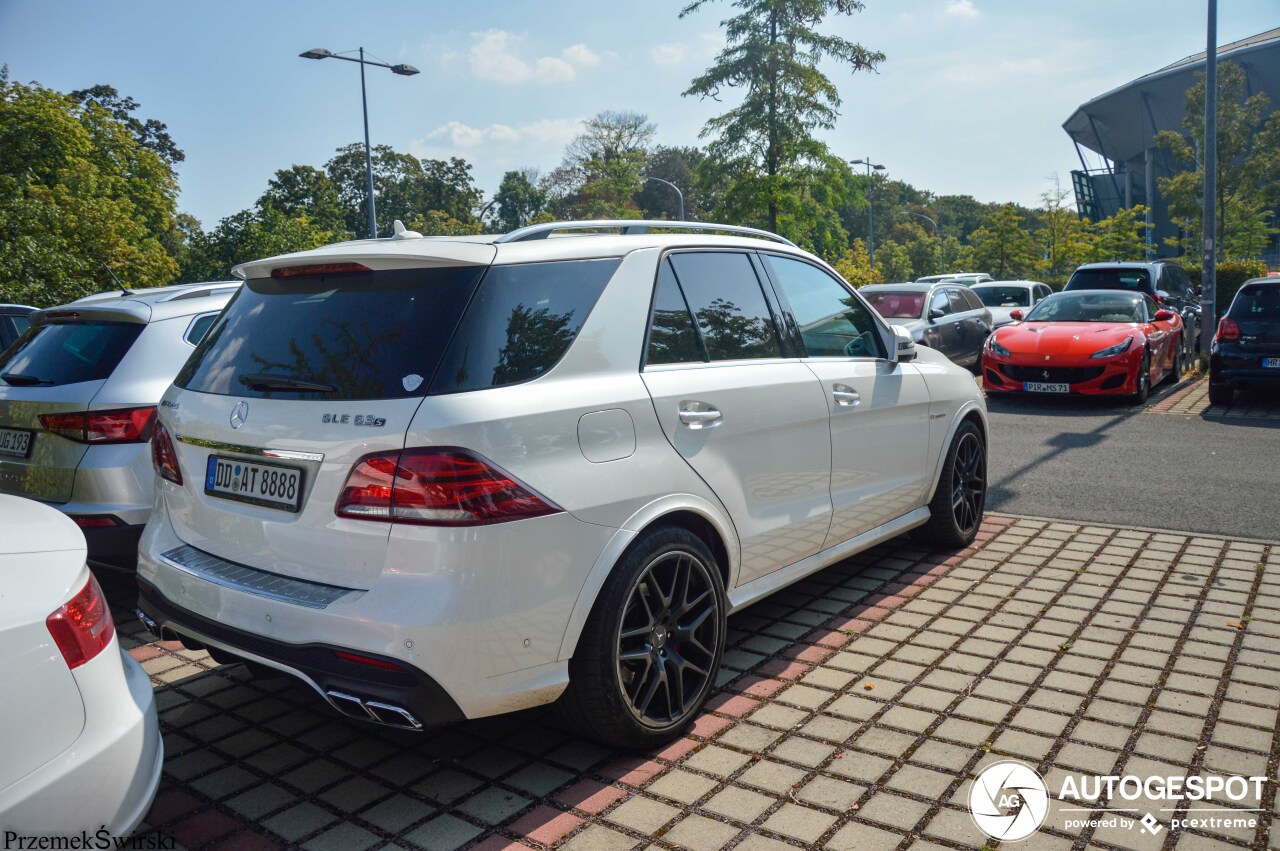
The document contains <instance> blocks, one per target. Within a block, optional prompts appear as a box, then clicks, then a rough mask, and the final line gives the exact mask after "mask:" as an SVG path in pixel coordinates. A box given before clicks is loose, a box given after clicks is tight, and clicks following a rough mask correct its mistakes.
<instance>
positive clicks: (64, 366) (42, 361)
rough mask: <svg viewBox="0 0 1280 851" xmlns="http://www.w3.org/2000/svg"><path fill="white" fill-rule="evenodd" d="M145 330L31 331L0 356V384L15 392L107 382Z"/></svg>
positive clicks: (96, 325)
mask: <svg viewBox="0 0 1280 851" xmlns="http://www.w3.org/2000/svg"><path fill="white" fill-rule="evenodd" d="M144 327H145V326H143V325H141V324H139V323H136V322H65V323H62V322H59V323H50V324H47V325H37V326H34V327H32V328H29V329H28V330H27V332H26V333H25V334H23V335H22V336H21V337H20V338H19V339H18V341H17V342H16V343H14V344H13V345H12V346H10V347H9V348H8V349H6V350H5V351H4V353H3V354H0V378H3V379H4V380H5V382H6V383H8V384H12V385H15V386H19V387H22V386H40V387H57V386H60V385H63V384H76V383H78V382H81V381H98V380H100V379H104V378H109V377H110V376H111V372H112V371H113V370H114V369H115V368H116V366H117V365H119V363H120V360H121V359H122V358H123V357H124V356H125V354H126V353H128V351H129V347H130V346H132V345H133V341H134V340H136V339H138V335H139V334H141V333H142V329H143V328H144Z"/></svg>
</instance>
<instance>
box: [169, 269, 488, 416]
mask: <svg viewBox="0 0 1280 851" xmlns="http://www.w3.org/2000/svg"><path fill="white" fill-rule="evenodd" d="M483 272H484V267H481V266H461V267H447V268H433V269H403V270H401V269H397V270H385V271H377V272H373V271H364V272H359V273H355V274H351V273H347V274H325V275H300V276H297V277H285V278H254V279H250V280H248V281H246V282H245V283H244V286H242V287H240V289H239V290H238V291H237V292H236V294H235V295H234V296H233V297H232V299H231V301H230V302H229V303H228V304H227V307H226V309H225V310H224V311H223V313H222V315H221V316H220V317H219V318H218V319H217V321H215V322H214V325H213V327H212V328H211V329H210V330H209V332H208V333H207V334H206V335H205V336H204V338H203V339H202V340H201V341H200V344H199V345H198V346H196V350H195V351H194V352H193V353H192V354H191V357H190V359H188V360H187V363H186V365H185V366H184V367H183V368H182V371H181V372H179V373H178V377H177V378H176V379H175V381H174V383H175V384H176V385H177V386H178V387H182V388H186V389H188V390H194V391H197V392H200V393H216V394H219V395H224V396H225V395H235V396H247V397H267V398H283V399H322V400H352V401H358V400H365V399H400V398H405V397H409V396H422V395H423V393H424V392H425V390H424V388H425V386H426V385H427V384H428V383H429V382H430V380H431V376H432V374H433V373H434V372H435V370H436V368H437V367H438V366H439V364H440V358H441V355H442V354H443V352H444V349H445V346H446V345H447V344H448V341H449V338H450V336H451V335H452V334H453V331H454V328H455V327H456V326H457V324H458V319H459V317H460V316H461V315H462V312H463V310H464V308H465V307H466V304H467V301H468V299H469V298H470V297H471V293H472V291H473V290H474V289H475V285H476V282H477V281H479V279H480V276H481V275H482V274H483ZM289 381H295V382H305V383H306V384H309V385H312V388H311V389H293V390H290V389H287V385H288V382H289ZM326 387H328V388H332V390H317V389H315V388H326Z"/></svg>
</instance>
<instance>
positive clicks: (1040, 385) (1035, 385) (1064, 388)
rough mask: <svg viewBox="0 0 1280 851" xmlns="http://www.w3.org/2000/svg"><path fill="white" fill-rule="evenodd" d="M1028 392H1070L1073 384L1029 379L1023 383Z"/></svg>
mask: <svg viewBox="0 0 1280 851" xmlns="http://www.w3.org/2000/svg"><path fill="white" fill-rule="evenodd" d="M1023 387H1025V388H1026V391H1027V392H1028V393H1068V392H1070V391H1071V385H1069V384H1065V383H1053V384H1046V383H1045V382H1043V381H1028V382H1026V383H1024V384H1023Z"/></svg>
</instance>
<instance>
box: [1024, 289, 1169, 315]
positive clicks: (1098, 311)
mask: <svg viewBox="0 0 1280 851" xmlns="http://www.w3.org/2000/svg"><path fill="white" fill-rule="evenodd" d="M1026 321H1028V322H1143V321H1145V320H1144V318H1143V311H1142V297H1141V296H1132V295H1125V294H1123V293H1100V292H1082V293H1054V294H1053V295H1051V296H1048V297H1046V298H1045V299H1044V300H1043V301H1041V302H1040V303H1039V304H1037V305H1036V306H1035V307H1034V308H1032V309H1031V312H1030V313H1028V314H1027V320H1026Z"/></svg>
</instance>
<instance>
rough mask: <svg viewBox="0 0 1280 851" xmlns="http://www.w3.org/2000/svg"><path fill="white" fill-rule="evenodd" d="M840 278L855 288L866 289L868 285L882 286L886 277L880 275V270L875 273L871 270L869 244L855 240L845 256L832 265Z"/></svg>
mask: <svg viewBox="0 0 1280 851" xmlns="http://www.w3.org/2000/svg"><path fill="white" fill-rule="evenodd" d="M831 265H832V268H834V269H835V270H836V271H837V272H839V273H840V277H842V278H844V279H845V280H846V281H848V282H849V283H851V284H853V285H854V286H855V287H865V286H866V285H867V284H882V283H884V277H883V276H882V275H881V274H880V269H878V268H877V269H876V270H875V271H874V272H873V271H872V270H871V262H870V259H869V258H868V256H867V244H866V243H865V242H863V241H862V240H860V239H855V240H854V241H853V245H852V246H851V247H850V248H848V249H846V250H845V252H844V254H842V255H840V257H839V258H838V259H837V260H836V261H835V262H834V263H832V264H831Z"/></svg>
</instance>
